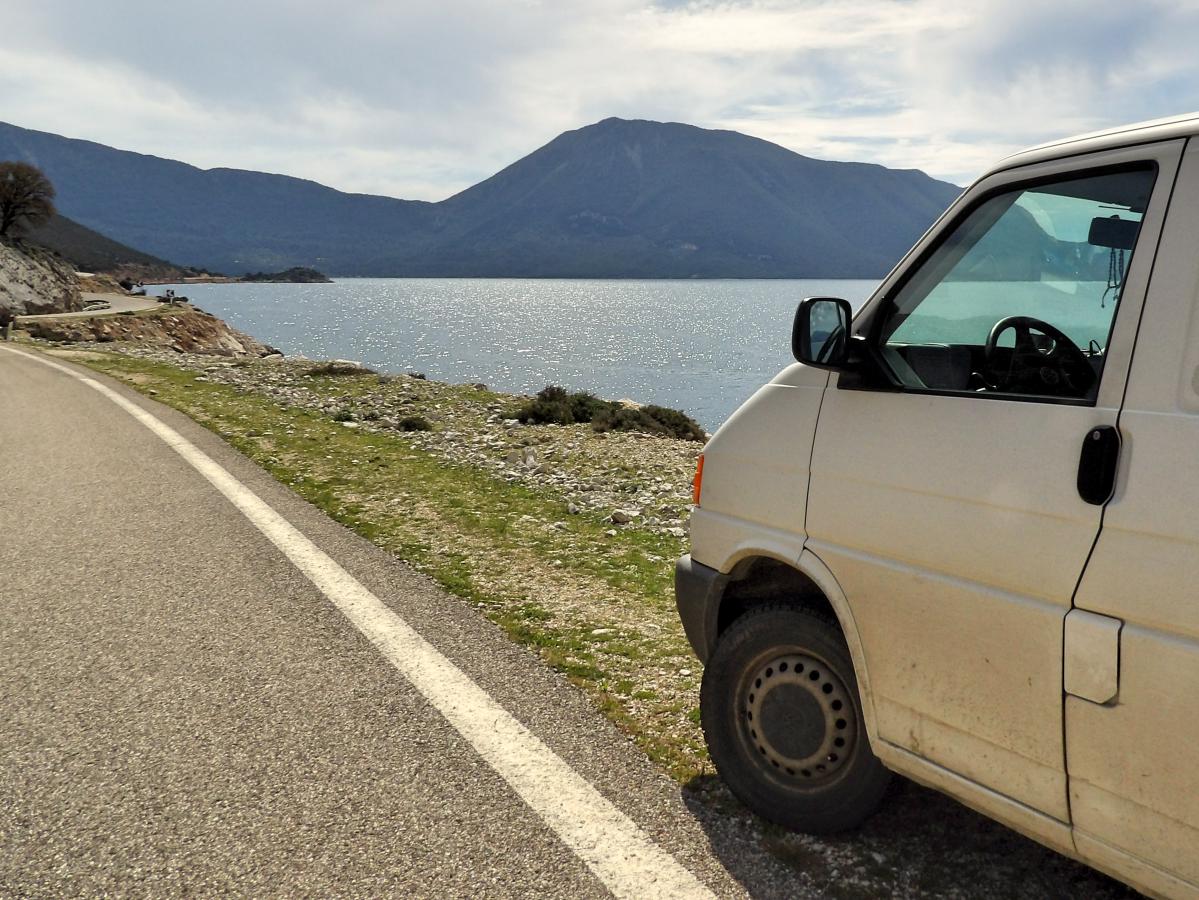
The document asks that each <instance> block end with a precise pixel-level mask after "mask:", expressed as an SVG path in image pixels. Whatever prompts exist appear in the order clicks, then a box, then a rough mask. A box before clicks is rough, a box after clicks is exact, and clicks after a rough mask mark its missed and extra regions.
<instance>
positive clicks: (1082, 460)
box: [1078, 425, 1120, 506]
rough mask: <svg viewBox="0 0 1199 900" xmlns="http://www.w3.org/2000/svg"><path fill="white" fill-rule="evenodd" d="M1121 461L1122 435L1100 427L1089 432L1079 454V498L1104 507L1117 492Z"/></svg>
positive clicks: (1106, 427)
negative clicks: (1117, 477)
mask: <svg viewBox="0 0 1199 900" xmlns="http://www.w3.org/2000/svg"><path fill="white" fill-rule="evenodd" d="M1119 462H1120V432H1119V431H1118V430H1117V429H1116V428H1115V426H1113V425H1099V426H1097V427H1095V428H1092V429H1091V430H1090V431H1088V432H1087V436H1086V438H1084V439H1083V442H1082V452H1081V453H1079V455H1078V495H1079V496H1080V497H1082V499H1083V500H1085V501H1086V502H1087V503H1090V504H1092V505H1094V506H1103V504H1105V503H1107V501H1108V500H1110V499H1111V498H1112V494H1113V493H1114V492H1115V490H1116V468H1117V466H1118V465H1119Z"/></svg>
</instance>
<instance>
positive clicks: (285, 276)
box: [237, 266, 333, 284]
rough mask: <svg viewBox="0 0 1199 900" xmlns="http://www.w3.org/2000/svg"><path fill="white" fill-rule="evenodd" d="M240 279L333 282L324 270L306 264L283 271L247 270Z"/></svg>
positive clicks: (309, 282)
mask: <svg viewBox="0 0 1199 900" xmlns="http://www.w3.org/2000/svg"><path fill="white" fill-rule="evenodd" d="M237 280H238V281H249V282H260V281H261V282H271V283H276V284H332V283H333V279H332V278H330V277H329V276H328V275H326V274H325V273H324V272H318V271H317V270H316V269H310V268H307V267H305V266H292V268H290V269H284V270H283V271H282V272H247V273H246V274H245V275H243V276H242V277H241V278H239V279H237Z"/></svg>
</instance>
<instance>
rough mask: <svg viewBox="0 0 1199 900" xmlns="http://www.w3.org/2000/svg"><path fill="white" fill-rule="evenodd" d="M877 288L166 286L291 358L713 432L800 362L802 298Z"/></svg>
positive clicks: (738, 284)
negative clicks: (582, 397)
mask: <svg viewBox="0 0 1199 900" xmlns="http://www.w3.org/2000/svg"><path fill="white" fill-rule="evenodd" d="M876 284H877V282H875V281H849V280H838V281H778V280H775V281H625V280H619V281H593V280H578V281H575V280H557V279H554V280H544V279H452V278H446V279H434V278H416V279H409V278H348V279H341V280H338V281H337V282H335V283H334V284H187V285H171V287H174V289H175V291H176V292H177V293H179V294H182V295H186V296H188V297H190V298H191V299H192V300H193V301H194V302H195V303H196V305H198V306H200V307H201V308H203V309H206V310H208V311H209V312H211V313H214V314H215V315H218V316H220V317H221V318H223V319H225V320H226V321H228V322H229V323H230V324H231V325H233V326H234V327H235V328H240V329H241V330H242V331H245V332H247V333H249V334H252V335H253V336H254V337H256V338H258V339H260V340H262V341H265V342H266V343H268V344H272V345H273V346H276V347H278V348H279V349H280V350H282V351H283V352H284V353H287V354H289V355H290V354H302V355H304V356H308V357H312V358H315V359H321V358H342V359H354V360H360V361H361V362H363V363H365V364H366V365H368V366H371V367H372V368H375V369H379V370H381V371H387V372H408V371H418V372H424V373H425V374H426V375H428V376H429V377H430V378H433V379H436V380H438V381H449V382H484V383H485V384H487V385H488V386H489V387H491V388H495V389H497V390H501V391H509V392H514V393H532V392H535V391H538V390H540V389H541V388H543V387H545V386H546V385H547V384H559V385H562V386H563V387H567V388H570V389H572V390H587V391H591V392H592V393H595V394H598V395H599V396H601V397H606V398H610V399H621V398H625V397H628V398H631V399H633V400H636V401H638V402H641V403H657V404H660V405H662V406H670V407H674V408H677V409H682V410H685V411H686V412H687V413H689V414H690V415H692V416H694V417H695V418H696V419H697V420H698V421H699V422H700V423H701V424H703V425H704V427H706V428H708V429H710V430H711V429H714V428H715V427H716V426H717V425H719V424H720V423H721V422H722V421H724V419H725V418H726V417H727V416H728V415H729V413H731V412H732V411H733V410H734V409H736V408H737V406H738V405H739V404H740V403H741V402H742V401H743V400H745V398H747V397H748V396H749V395H750V394H752V393H753V392H754V391H755V390H756V389H757V388H758V386H759V385H761V384H762V383H763V382H765V381H768V380H769V379H770V378H772V377H774V375H775V374H777V372H778V371H779V370H780V369H781V368H783V367H784V366H785V365H787V364H788V363H789V362H790V361H791V352H790V342H791V321H792V318H793V317H794V314H795V305H796V304H797V303H798V302H799V301H800V300H801V299H803V298H804V297H808V296H815V295H827V296H834V297H844V298H845V299H846V300H849V301H850V303H852V304H853V306H854V307H855V308H857V307H858V306H859V305H860V304H861V303H862V302H863V301H864V300H865V299H866V298H867V297H868V296H869V295H870V293H871V292H872V291H873V290H874V287H875V285H876ZM163 287H166V286H165V285H164V286H163ZM161 290H162V288H155V289H152V293H159V292H161Z"/></svg>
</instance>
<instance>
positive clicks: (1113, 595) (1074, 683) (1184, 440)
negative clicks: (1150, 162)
mask: <svg viewBox="0 0 1199 900" xmlns="http://www.w3.org/2000/svg"><path fill="white" fill-rule="evenodd" d="M1119 429H1120V437H1121V443H1122V449H1121V454H1120V460H1119V470H1118V475H1117V480H1116V489H1115V494H1114V496H1113V498H1112V500H1111V502H1110V503H1109V504H1108V506H1107V509H1106V510H1105V511H1104V518H1103V531H1102V533H1101V534H1100V536H1099V541H1098V543H1097V544H1096V546H1095V551H1094V553H1093V554H1092V555H1091V561H1090V563H1089V564H1088V565H1087V570H1086V573H1085V575H1084V577H1083V579H1082V582H1081V584H1080V586H1079V589H1078V594H1077V597H1076V599H1075V606H1076V607H1077V608H1076V610H1075V611H1074V612H1072V613H1071V614H1070V617H1069V618H1068V619H1067V624H1066V691H1067V696H1066V710H1065V715H1066V751H1067V767H1068V770H1069V776H1070V804H1071V811H1072V813H1073V817H1074V834H1075V844H1076V846H1077V847H1078V850H1079V852H1080V853H1081V854H1083V855H1084V856H1085V857H1087V858H1088V859H1089V860H1090V861H1091V862H1092V863H1094V864H1095V865H1097V866H1099V867H1101V868H1109V869H1115V870H1120V871H1130V870H1140V871H1141V872H1142V874H1141V875H1140V877H1139V879H1138V881H1139V882H1140V883H1141V884H1144V885H1146V886H1148V887H1149V888H1151V889H1153V890H1154V891H1156V892H1158V893H1162V894H1166V895H1169V896H1181V895H1184V894H1187V895H1196V894H1199V141H1196V139H1194V138H1192V139H1191V140H1190V142H1189V144H1188V146H1187V150H1186V152H1185V154H1184V155H1183V158H1182V164H1181V167H1180V169H1179V173H1178V180H1177V183H1176V185H1175V188H1174V193H1173V196H1172V199H1171V201H1170V210H1169V213H1168V218H1167V220H1166V226H1165V231H1164V232H1163V235H1162V240H1161V245H1160V248H1159V250H1158V254H1157V261H1156V263H1155V264H1154V269H1153V280H1152V283H1151V286H1150V288H1149V293H1148V296H1147V297H1146V300H1145V306H1144V312H1143V314H1142V318H1141V324H1140V330H1139V332H1138V335H1137V343H1136V353H1135V355H1134V357H1133V362H1132V367H1131V371H1130V373H1129V378H1128V391H1127V395H1126V398H1125V402H1124V408H1123V410H1122V411H1121V413H1120V418H1119ZM1146 864H1148V866H1146ZM1148 867H1153V868H1154V869H1156V870H1159V872H1160V870H1165V871H1166V872H1169V873H1172V877H1174V878H1179V879H1185V881H1187V882H1189V890H1184V889H1182V888H1181V887H1180V886H1179V884H1178V883H1177V882H1173V881H1171V880H1170V877H1169V876H1164V875H1160V874H1158V875H1156V876H1155V875H1153V874H1152V873H1150V874H1145V871H1146V870H1147V868H1148Z"/></svg>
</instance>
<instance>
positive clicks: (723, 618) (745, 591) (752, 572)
mask: <svg viewBox="0 0 1199 900" xmlns="http://www.w3.org/2000/svg"><path fill="white" fill-rule="evenodd" d="M728 575H729V583H728V585H727V587H726V588H725V590H724V594H723V596H722V597H721V600H720V607H719V610H718V611H717V615H716V623H715V625H716V628H715V633H714V634H713V645H714V644H715V640H716V639H718V637H719V635H720V634H722V633H723V632H724V631H725V630H726V629H727V628H728V627H729V626H730V625H732V624H733V622H735V621H736V620H737V619H738V618H739V617H740V616H741V615H742V614H744V613H745V612H746V611H748V610H750V609H753V608H754V607H755V606H758V605H760V604H763V603H767V602H771V601H777V600H779V599H780V598H783V597H785V598H786V599H787V600H788V601H790V602H793V603H797V604H799V605H801V606H804V607H807V608H809V609H814V610H816V611H818V612H823V613H825V614H826V615H828V616H830V617H832V618H833V619H835V620H836V622H837V624H838V625H839V626H840V628H841V633H842V635H843V636H844V638H845V643H846V646H847V647H848V648H849V656H850V659H851V660H852V661H853V668H854V676H855V678H856V679H857V682H858V692H859V695H860V698H861V702H862V718H863V719H864V721H865V724H866V732H867V735H868V736H869V739H870V742H871V744H872V745H875V744H877V741H878V728H877V721H876V718H875V713H874V694H873V691H872V689H871V684H870V673H869V669H868V667H867V665H866V654H865V651H864V649H863V647H862V639H861V635H860V634H859V632H858V625H857V621H856V619H855V618H854V615H853V610H852V609H851V608H850V605H849V601H848V599H847V598H846V596H845V592H844V591H842V590H841V586H840V584H838V582H837V579H836V577H835V576H834V575H833V573H832V571H830V570H829V568H828V566H826V565H825V564H824V562H823V561H822V560H821V559H820V558H819V557H818V556H816V554H815V553H813V552H812V551H811V550H807V549H805V550H803V551H802V552H801V553H800V557H799V559H798V561H794V560H793V561H787V560H783V559H780V558H779V557H777V556H775V555H773V554H748V555H745V556H743V557H742V558H741V559H739V560H738V561H737V563H736V564H735V565H734V566H733V567H732V569H731V570H730V571H729V573H728Z"/></svg>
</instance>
